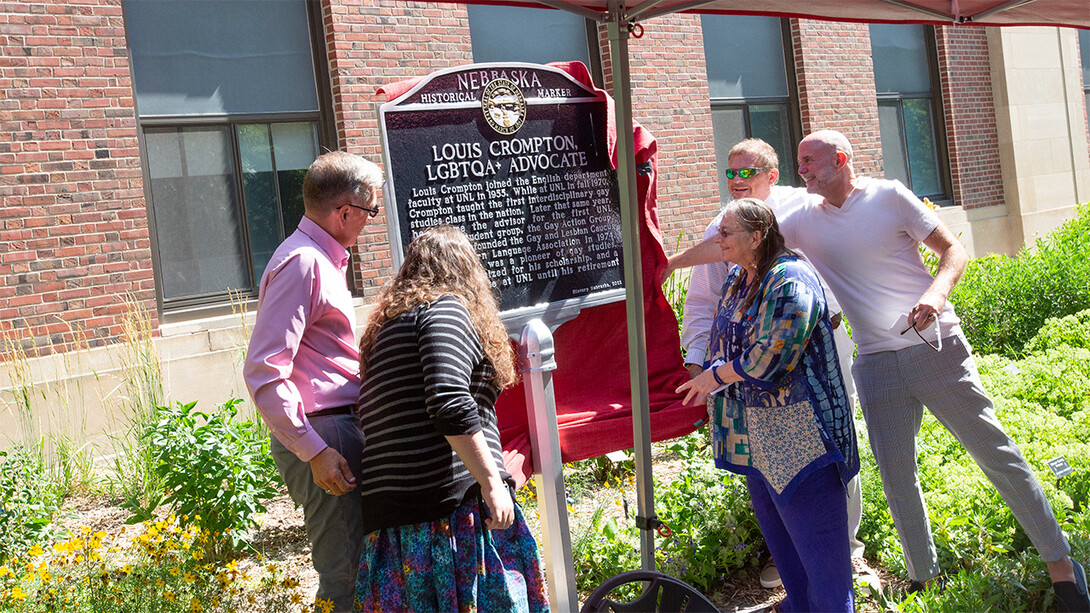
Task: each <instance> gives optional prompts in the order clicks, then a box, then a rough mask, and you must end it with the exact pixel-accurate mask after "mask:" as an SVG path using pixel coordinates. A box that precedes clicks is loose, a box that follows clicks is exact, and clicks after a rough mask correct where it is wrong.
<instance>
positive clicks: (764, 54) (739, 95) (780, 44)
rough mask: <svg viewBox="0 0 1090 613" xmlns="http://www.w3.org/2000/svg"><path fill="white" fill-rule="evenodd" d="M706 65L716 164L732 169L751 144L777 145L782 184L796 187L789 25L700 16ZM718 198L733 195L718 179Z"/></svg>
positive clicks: (750, 18) (721, 177) (724, 181)
mask: <svg viewBox="0 0 1090 613" xmlns="http://www.w3.org/2000/svg"><path fill="white" fill-rule="evenodd" d="M700 26H701V29H702V31H703V36H704V63H705V65H706V66H707V71H708V94H709V96H710V98H711V111H712V131H713V133H714V136H715V159H716V161H717V162H718V165H719V168H720V169H725V168H726V167H727V154H728V153H730V150H731V148H732V147H733V146H734V145H735V144H737V143H738V141H741V140H743V139H746V138H760V139H762V140H764V141H765V142H767V143H768V144H770V145H772V147H773V148H774V149H775V150H776V153H777V154H778V155H779V158H780V180H779V182H780V184H781V185H796V184H797V181H798V177H797V175H796V173H795V162H794V160H795V155H794V151H795V143H797V142H798V141H799V136H798V133H799V128H798V121H797V116H798V112H797V110H796V109H797V100H796V98H795V97H794V96H792V95H791V93H792V92H793V91H794V87H793V86H792V83H793V82H794V72H793V64H788V62H787V61H786V60H785V58H786V57H789V56H790V55H791V54H790V52H789V51H788V50H787V48H786V47H785V44H784V41H785V40H790V37H785V36H784V27H785V24H784V22H783V20H781V19H778V18H776V17H760V16H748V15H747V16H743V15H701V16H700ZM719 193H720V194H724V195H725V194H728V193H730V191H729V190H728V189H727V179H726V176H725V175H724V174H723V173H722V172H720V173H719Z"/></svg>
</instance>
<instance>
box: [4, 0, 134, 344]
mask: <svg viewBox="0 0 1090 613" xmlns="http://www.w3.org/2000/svg"><path fill="white" fill-rule="evenodd" d="M0 55H2V57H3V58H4V59H3V62H0V89H2V90H3V92H4V95H3V96H2V97H0V169H2V170H0V198H2V200H3V205H2V206H0V327H2V328H3V329H4V330H6V331H8V333H9V334H13V335H14V336H15V337H16V338H18V339H19V341H20V342H21V344H22V346H23V350H24V351H26V352H27V353H29V354H30V355H35V354H38V353H47V352H49V351H51V350H54V349H55V350H63V349H64V348H70V347H71V346H72V343H73V342H74V341H75V340H77V339H75V338H74V334H73V331H75V332H76V334H75V336H78V337H82V338H84V339H86V341H87V343H88V344H89V345H90V346H100V345H103V344H105V343H107V342H110V341H113V340H115V339H117V338H118V337H119V336H120V334H121V327H120V317H121V314H122V313H123V312H124V311H125V310H126V305H125V304H124V299H125V296H126V295H130V294H131V295H132V296H134V297H135V299H136V300H137V301H139V302H140V303H141V304H143V305H144V307H145V308H147V309H148V310H149V311H150V312H151V314H152V317H153V320H154V318H155V304H156V301H155V288H154V281H153V278H152V264H151V250H150V241H149V238H148V226H147V212H146V210H145V207H144V194H143V190H142V178H141V172H140V154H139V150H138V147H137V134H136V119H135V116H134V113H133V94H132V87H131V79H130V73H129V62H128V55H127V51H126V48H125V31H124V24H123V22H122V13H121V0H72V1H66V2H53V1H42V2H8V3H3V4H0Z"/></svg>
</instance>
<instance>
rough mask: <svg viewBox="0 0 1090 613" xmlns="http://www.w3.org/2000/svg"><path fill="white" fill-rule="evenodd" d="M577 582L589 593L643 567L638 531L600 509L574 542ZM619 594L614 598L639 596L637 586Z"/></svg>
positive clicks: (579, 586) (573, 550) (578, 586)
mask: <svg viewBox="0 0 1090 613" xmlns="http://www.w3.org/2000/svg"><path fill="white" fill-rule="evenodd" d="M572 558H573V559H574V561H575V580H576V586H577V588H578V589H579V591H580V592H583V593H586V592H590V591H591V590H593V589H594V588H596V587H598V586H599V585H601V584H602V583H604V582H605V580H606V579H608V578H610V577H612V576H613V575H616V574H618V573H622V572H624V571H626V570H634V569H637V568H639V567H640V544H639V538H638V537H637V535H636V533H635V528H634V527H631V528H628V527H624V526H622V525H621V523H620V522H618V521H617V518H615V517H606V516H605V512H604V508H603V507H598V508H597V509H595V510H594V512H593V513H592V514H591V517H590V520H589V521H588V522H587V524H586V525H585V526H583V527H582V529H581V530H577V531H576V533H575V538H574V539H573V540H572ZM628 587H629V590H628V591H618V592H617V593H616V595H615V597H617V598H619V599H622V600H624V599H630V598H633V597H635V596H637V595H638V594H639V590H638V589H636V588H635V586H628Z"/></svg>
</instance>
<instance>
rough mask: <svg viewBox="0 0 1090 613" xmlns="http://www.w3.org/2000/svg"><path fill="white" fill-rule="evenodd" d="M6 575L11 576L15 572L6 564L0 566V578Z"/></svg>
mask: <svg viewBox="0 0 1090 613" xmlns="http://www.w3.org/2000/svg"><path fill="white" fill-rule="evenodd" d="M8 575H11V576H12V577H14V576H15V573H14V572H12V570H11V569H10V568H8V567H7V566H0V579H3V578H4V577H7V576H8Z"/></svg>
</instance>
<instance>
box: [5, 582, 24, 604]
mask: <svg viewBox="0 0 1090 613" xmlns="http://www.w3.org/2000/svg"><path fill="white" fill-rule="evenodd" d="M8 595H9V596H11V597H12V598H13V599H15V600H18V601H19V602H23V601H25V600H26V592H24V591H23V588H21V587H19V586H18V585H17V586H15V587H13V588H11V591H10V592H8Z"/></svg>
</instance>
